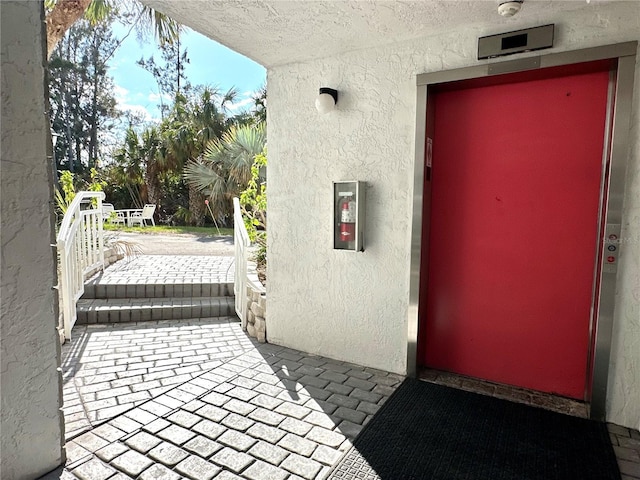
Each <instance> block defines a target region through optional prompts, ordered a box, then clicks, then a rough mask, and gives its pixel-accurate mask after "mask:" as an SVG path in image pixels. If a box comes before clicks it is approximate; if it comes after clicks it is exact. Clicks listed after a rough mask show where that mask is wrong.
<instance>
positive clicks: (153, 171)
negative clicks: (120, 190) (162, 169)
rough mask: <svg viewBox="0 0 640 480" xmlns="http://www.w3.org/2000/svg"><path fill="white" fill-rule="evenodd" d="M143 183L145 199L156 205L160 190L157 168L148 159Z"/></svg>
mask: <svg viewBox="0 0 640 480" xmlns="http://www.w3.org/2000/svg"><path fill="white" fill-rule="evenodd" d="M144 183H145V184H146V185H147V201H148V202H149V203H153V204H155V205H158V200H160V192H161V187H160V179H159V178H158V168H157V166H156V165H155V164H154V163H153V162H149V161H148V160H147V168H146V170H145V172H144Z"/></svg>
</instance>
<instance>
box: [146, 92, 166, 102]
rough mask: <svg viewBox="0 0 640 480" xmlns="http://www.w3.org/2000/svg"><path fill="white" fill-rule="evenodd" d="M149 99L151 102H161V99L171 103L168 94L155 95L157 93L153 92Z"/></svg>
mask: <svg viewBox="0 0 640 480" xmlns="http://www.w3.org/2000/svg"><path fill="white" fill-rule="evenodd" d="M147 99H148V100H149V101H150V102H159V101H160V99H162V100H164V101H167V102H171V100H172V99H171V95H169V94H167V93H155V92H151V93H150V94H149V95H148V96H147Z"/></svg>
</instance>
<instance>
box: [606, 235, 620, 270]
mask: <svg viewBox="0 0 640 480" xmlns="http://www.w3.org/2000/svg"><path fill="white" fill-rule="evenodd" d="M620 227H621V225H620V224H619V223H608V224H607V228H606V229H605V234H604V246H605V249H606V251H605V253H604V262H603V265H602V272H603V273H616V271H617V269H618V255H619V253H620V230H621V228H620Z"/></svg>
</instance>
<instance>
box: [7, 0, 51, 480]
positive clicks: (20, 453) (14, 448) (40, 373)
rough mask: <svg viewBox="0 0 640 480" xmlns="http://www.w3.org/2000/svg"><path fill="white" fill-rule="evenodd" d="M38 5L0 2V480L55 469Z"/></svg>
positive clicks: (47, 190) (48, 192)
mask: <svg viewBox="0 0 640 480" xmlns="http://www.w3.org/2000/svg"><path fill="white" fill-rule="evenodd" d="M42 8H43V7H42V2H38V1H28V2H26V1H3V2H1V3H0V9H1V10H0V15H1V17H2V44H1V50H2V67H1V70H2V73H1V75H2V90H1V97H2V140H1V150H2V156H1V161H0V166H1V182H2V183H1V215H2V227H1V231H0V235H1V245H2V248H1V250H0V254H1V261H2V266H1V284H2V307H1V310H0V311H1V316H2V327H1V338H0V344H1V355H2V359H1V362H2V376H1V382H2V413H1V418H2V463H1V464H0V465H1V466H0V468H1V472H0V476H1V477H2V479H7V480H20V479H32V478H37V477H39V476H40V475H42V474H44V473H47V472H48V471H50V470H52V469H54V468H56V467H57V466H58V465H60V464H61V463H62V446H61V445H62V424H61V416H60V407H61V405H60V402H61V398H60V391H59V388H60V379H59V375H58V372H57V370H56V369H57V365H58V355H59V353H58V351H59V343H58V337H57V334H56V330H55V327H56V317H55V315H54V302H55V296H54V291H53V290H52V288H51V287H52V285H54V284H55V282H54V262H53V251H52V248H51V247H50V244H51V243H52V237H51V231H52V230H51V223H50V218H51V217H50V203H49V201H50V200H51V199H52V198H53V197H52V193H51V186H50V181H49V172H48V168H47V165H48V163H47V152H46V145H47V137H46V132H47V129H48V125H47V121H46V119H45V114H44V112H45V103H44V69H43V58H44V53H43V44H42V25H43V23H42V22H43V16H42V15H43V13H42Z"/></svg>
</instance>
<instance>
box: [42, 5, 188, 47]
mask: <svg viewBox="0 0 640 480" xmlns="http://www.w3.org/2000/svg"><path fill="white" fill-rule="evenodd" d="M131 5H133V8H134V9H135V10H136V17H135V21H134V24H135V25H136V26H137V27H138V29H139V31H143V32H144V31H150V30H152V31H153V32H154V33H155V36H156V38H157V39H158V41H159V42H160V44H164V43H167V42H168V43H172V42H173V41H174V40H175V39H177V38H178V35H179V33H180V29H181V27H180V25H179V24H178V23H177V22H175V21H174V20H172V19H171V18H169V17H167V16H166V15H164V14H163V13H160V12H157V11H156V10H153V9H152V8H150V7H147V6H144V5H142V4H140V3H137V2H135V3H132V4H131ZM117 6H119V4H118V2H117V1H116V0H45V8H46V12H47V13H46V24H47V58H48V57H50V56H51V53H52V52H53V50H54V49H55V48H56V45H57V44H58V42H60V40H62V38H63V37H64V35H65V33H66V32H67V31H68V30H69V29H70V28H71V26H72V25H73V24H74V23H75V22H77V21H78V20H79V19H80V18H82V17H83V16H84V17H85V18H86V19H87V20H89V21H90V22H91V23H94V24H95V23H97V22H100V21H102V20H104V19H106V18H108V16H109V14H111V13H112V12H113V11H114V10H115V9H116V7H117Z"/></svg>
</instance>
